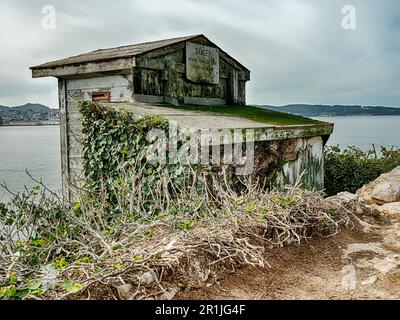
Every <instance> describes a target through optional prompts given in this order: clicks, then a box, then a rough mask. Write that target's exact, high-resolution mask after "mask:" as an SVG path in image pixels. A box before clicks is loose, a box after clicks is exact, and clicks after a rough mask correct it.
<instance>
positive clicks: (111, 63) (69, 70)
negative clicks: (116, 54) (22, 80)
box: [32, 58, 135, 78]
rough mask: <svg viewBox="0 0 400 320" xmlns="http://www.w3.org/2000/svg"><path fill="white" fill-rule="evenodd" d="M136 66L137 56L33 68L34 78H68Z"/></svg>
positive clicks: (128, 68)
mask: <svg viewBox="0 0 400 320" xmlns="http://www.w3.org/2000/svg"><path fill="white" fill-rule="evenodd" d="M134 66H135V58H122V59H114V60H107V61H101V62H91V63H84V64H80V65H70V66H63V67H56V68H33V69H32V77H33V78H43V77H57V78H66V77H68V76H77V75H82V74H94V73H101V72H113V71H124V70H131V69H132V67H134Z"/></svg>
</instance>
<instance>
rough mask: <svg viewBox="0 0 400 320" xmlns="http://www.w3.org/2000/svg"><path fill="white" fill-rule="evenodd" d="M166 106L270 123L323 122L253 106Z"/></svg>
mask: <svg viewBox="0 0 400 320" xmlns="http://www.w3.org/2000/svg"><path fill="white" fill-rule="evenodd" d="M168 108H174V109H182V110H189V111H202V112H208V113H214V114H218V115H226V116H236V117H240V118H245V119H248V120H253V121H258V122H264V123H266V124H270V125H310V124H315V125H321V124H324V123H325V122H322V121H318V120H313V119H309V118H305V117H301V116H296V115H292V114H287V113H282V112H277V111H271V110H267V109H262V108H258V107H253V106H243V107H238V106H195V105H179V106H173V105H168Z"/></svg>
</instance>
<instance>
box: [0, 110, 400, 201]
mask: <svg viewBox="0 0 400 320" xmlns="http://www.w3.org/2000/svg"><path fill="white" fill-rule="evenodd" d="M316 119H319V120H322V121H327V122H333V123H334V124H335V130H334V133H333V135H332V136H331V138H330V139H329V142H328V145H340V146H341V147H346V146H349V145H355V146H358V147H360V148H362V149H370V148H371V147H372V144H375V145H376V146H377V147H379V146H386V147H391V146H395V147H400V116H382V117H324V118H316ZM26 169H27V170H28V171H29V172H30V173H31V174H32V175H33V176H34V177H36V178H38V179H42V180H43V182H44V183H45V184H46V186H47V187H48V188H50V189H52V190H59V189H60V188H61V168H60V128H59V127H58V126H48V127H0V182H5V183H6V184H7V185H8V187H9V188H10V189H12V190H13V191H23V190H24V187H25V186H27V187H28V188H32V187H33V186H35V185H36V184H35V183H34V182H33V181H32V180H30V179H29V177H28V176H27V175H26V173H25V170H26ZM8 199H9V195H8V194H7V193H6V192H5V191H4V190H2V189H1V188H0V201H3V202H4V201H7V200H8Z"/></svg>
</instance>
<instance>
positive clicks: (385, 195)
mask: <svg viewBox="0 0 400 320" xmlns="http://www.w3.org/2000/svg"><path fill="white" fill-rule="evenodd" d="M371 197H372V198H373V199H375V200H378V201H379V202H383V203H391V202H397V201H400V179H395V178H393V179H388V180H386V181H383V182H381V183H379V184H378V185H376V186H375V188H374V189H373V190H372V194H371Z"/></svg>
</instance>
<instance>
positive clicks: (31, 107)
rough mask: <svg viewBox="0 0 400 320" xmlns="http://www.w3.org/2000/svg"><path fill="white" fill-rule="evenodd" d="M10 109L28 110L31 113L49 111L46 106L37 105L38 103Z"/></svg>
mask: <svg viewBox="0 0 400 320" xmlns="http://www.w3.org/2000/svg"><path fill="white" fill-rule="evenodd" d="M12 109H14V110H30V111H33V112H39V111H49V110H51V109H50V108H49V107H46V106H44V105H42V104H38V103H27V104H24V105H22V106H16V107H12Z"/></svg>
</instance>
